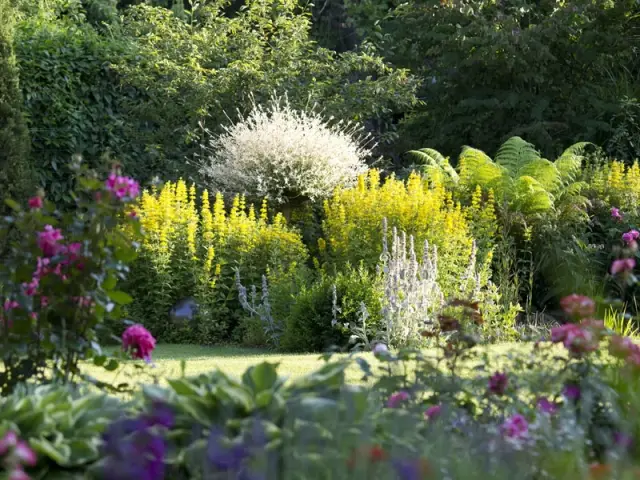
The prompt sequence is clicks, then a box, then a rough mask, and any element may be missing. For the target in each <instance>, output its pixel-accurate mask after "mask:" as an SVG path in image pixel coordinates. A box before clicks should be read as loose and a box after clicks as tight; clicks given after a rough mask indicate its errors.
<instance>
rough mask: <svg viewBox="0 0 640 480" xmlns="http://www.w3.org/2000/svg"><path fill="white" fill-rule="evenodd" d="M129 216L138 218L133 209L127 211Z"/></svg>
mask: <svg viewBox="0 0 640 480" xmlns="http://www.w3.org/2000/svg"><path fill="white" fill-rule="evenodd" d="M129 217H131V218H133V219H134V220H137V219H138V212H136V211H135V210H131V211H130V212H129Z"/></svg>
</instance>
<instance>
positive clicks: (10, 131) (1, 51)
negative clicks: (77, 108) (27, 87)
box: [0, 0, 34, 208]
mask: <svg viewBox="0 0 640 480" xmlns="http://www.w3.org/2000/svg"><path fill="white" fill-rule="evenodd" d="M14 15H15V12H14V10H13V7H12V6H11V2H10V0H2V1H0V185H2V190H3V192H2V195H3V197H14V198H17V199H23V198H26V195H27V194H28V191H29V186H30V185H33V184H34V182H33V171H32V165H31V163H30V162H29V156H28V153H29V132H28V130H27V125H26V121H25V118H24V115H23V112H22V105H21V100H22V96H21V92H20V87H19V82H18V67H17V65H16V58H15V54H14V23H15V19H14ZM3 208H4V207H3Z"/></svg>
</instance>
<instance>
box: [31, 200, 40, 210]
mask: <svg viewBox="0 0 640 480" xmlns="http://www.w3.org/2000/svg"><path fill="white" fill-rule="evenodd" d="M29 208H30V209H31V210H40V209H41V208H42V197H31V198H30V199H29Z"/></svg>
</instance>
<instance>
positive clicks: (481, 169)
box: [458, 146, 506, 193]
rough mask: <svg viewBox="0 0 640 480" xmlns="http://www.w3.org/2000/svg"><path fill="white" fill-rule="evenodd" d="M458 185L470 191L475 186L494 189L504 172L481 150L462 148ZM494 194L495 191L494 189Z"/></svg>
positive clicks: (500, 181)
mask: <svg viewBox="0 0 640 480" xmlns="http://www.w3.org/2000/svg"><path fill="white" fill-rule="evenodd" d="M458 162H459V163H458V164H459V168H460V183H462V184H463V185H464V186H465V187H467V188H469V189H471V188H474V187H475V186H476V185H481V186H482V187H483V188H491V187H493V188H496V187H499V185H500V184H501V183H502V179H503V177H504V176H505V175H506V172H505V170H504V169H503V168H502V167H500V166H499V165H496V164H495V163H494V162H493V160H491V158H490V157H489V156H488V155H487V154H486V153H484V152H483V151H482V150H478V149H476V148H471V147H467V146H465V147H463V148H462V152H461V153H460V158H459V161H458ZM496 193H498V192H497V189H496Z"/></svg>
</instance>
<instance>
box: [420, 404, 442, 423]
mask: <svg viewBox="0 0 640 480" xmlns="http://www.w3.org/2000/svg"><path fill="white" fill-rule="evenodd" d="M440 413H442V406H440V405H432V406H431V407H429V408H427V411H426V412H424V416H425V418H426V419H428V420H433V419H434V418H436V417H438V416H439V415H440Z"/></svg>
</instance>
